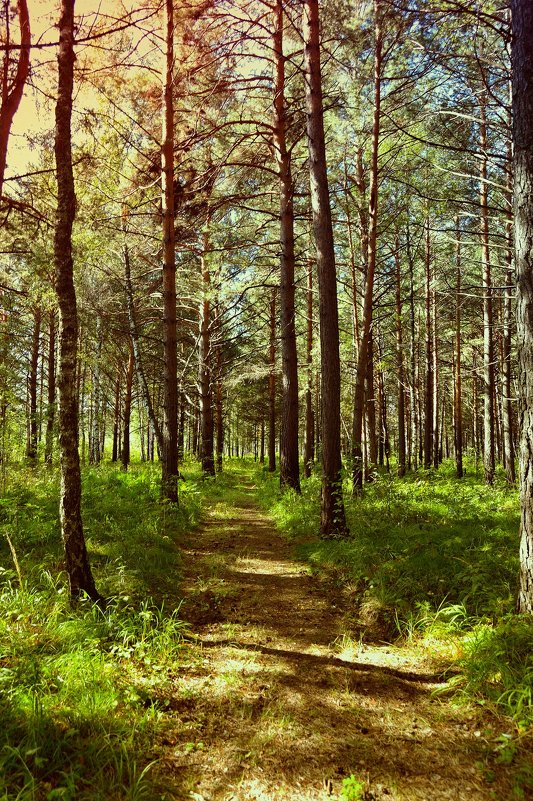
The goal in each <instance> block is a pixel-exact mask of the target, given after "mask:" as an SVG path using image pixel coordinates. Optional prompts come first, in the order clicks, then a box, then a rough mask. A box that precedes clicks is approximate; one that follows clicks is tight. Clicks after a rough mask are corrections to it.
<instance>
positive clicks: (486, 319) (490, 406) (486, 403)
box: [479, 90, 495, 484]
mask: <svg viewBox="0 0 533 801" xmlns="http://www.w3.org/2000/svg"><path fill="white" fill-rule="evenodd" d="M480 112H481V123H480V132H479V137H480V148H481V168H480V176H479V183H480V186H479V200H480V208H481V220H480V228H481V269H482V286H483V432H484V433H483V442H484V447H483V466H484V469H485V483H486V484H493V483H494V470H495V454H494V396H495V381H494V338H493V319H492V318H493V309H492V278H491V264H490V251H489V208H488V185H487V110H486V95H485V90H483V91H482V93H481V107H480Z"/></svg>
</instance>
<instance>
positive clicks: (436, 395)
mask: <svg viewBox="0 0 533 801" xmlns="http://www.w3.org/2000/svg"><path fill="white" fill-rule="evenodd" d="M435 284H436V277H435V274H433V281H432V286H431V309H432V317H433V320H432V329H433V467H434V468H435V470H437V469H438V467H439V464H440V462H441V448H440V444H441V418H440V414H439V404H440V374H439V339H438V321H437V289H436V286H435Z"/></svg>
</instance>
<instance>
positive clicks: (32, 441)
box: [26, 306, 42, 465]
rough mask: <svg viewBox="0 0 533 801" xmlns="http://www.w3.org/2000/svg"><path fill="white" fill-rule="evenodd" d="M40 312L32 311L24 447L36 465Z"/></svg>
mask: <svg viewBox="0 0 533 801" xmlns="http://www.w3.org/2000/svg"><path fill="white" fill-rule="evenodd" d="M41 319H42V312H41V308H40V306H36V307H35V309H34V311H33V337H32V347H31V359H30V374H29V387H28V389H29V393H28V394H29V403H30V406H29V423H30V425H29V438H28V444H27V447H26V458H27V459H28V460H29V462H30V464H33V465H35V464H36V463H37V447H38V419H37V418H38V415H37V378H38V376H37V371H38V368H39V342H40V338H41Z"/></svg>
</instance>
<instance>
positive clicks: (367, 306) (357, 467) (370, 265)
mask: <svg viewBox="0 0 533 801" xmlns="http://www.w3.org/2000/svg"><path fill="white" fill-rule="evenodd" d="M382 49H383V28H382V20H381V8H380V0H374V119H373V126H372V163H371V171H370V197H369V204H368V220H369V224H368V256H367V259H366V276H365V293H364V301H363V320H362V330H361V342H360V345H359V354H358V359H357V372H356V378H355V396H354V413H353V431H352V463H353V467H352V478H353V492H354V493H358V492H360V491H361V490H362V488H363V467H364V465H363V448H362V438H363V418H364V408H365V380H366V382H367V390H368V387H369V386H371V383H373V371H372V373H371V375H368V362H369V358H370V352H371V335H372V314H373V306H374V275H375V270H376V255H377V225H378V155H379V139H380V124H381V70H382ZM372 395H373V392H372ZM368 398H369V396H368V391H367V400H368ZM374 419H375V418H374ZM372 436H374V437H375V425H374V433H373V435H372V432H370V438H371V445H372V446H373V445H374V443H375V440H374V441H373V440H372ZM371 459H372V460H374V461H375V455H374V453H373V452H372V453H371Z"/></svg>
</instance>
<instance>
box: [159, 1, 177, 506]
mask: <svg viewBox="0 0 533 801" xmlns="http://www.w3.org/2000/svg"><path fill="white" fill-rule="evenodd" d="M165 10H166V30H165V64H164V85H163V132H162V146H161V189H162V196H161V197H162V209H163V308H164V311H163V348H164V365H165V366H164V370H165V395H164V422H163V432H162V434H163V441H162V453H161V467H162V473H161V496H162V498H164V499H166V500H168V501H172V502H177V500H178V350H177V310H176V245H175V232H174V101H173V94H172V92H173V73H174V2H173V0H165Z"/></svg>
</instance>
